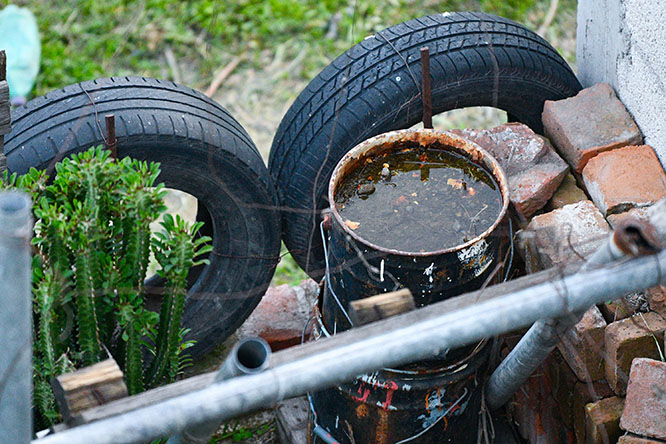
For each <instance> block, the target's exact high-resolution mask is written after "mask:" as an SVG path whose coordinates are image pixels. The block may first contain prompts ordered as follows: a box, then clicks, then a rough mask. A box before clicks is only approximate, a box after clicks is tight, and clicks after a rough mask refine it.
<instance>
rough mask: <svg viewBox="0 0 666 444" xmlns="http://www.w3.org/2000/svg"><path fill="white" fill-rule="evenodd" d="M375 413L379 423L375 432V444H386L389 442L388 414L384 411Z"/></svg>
mask: <svg viewBox="0 0 666 444" xmlns="http://www.w3.org/2000/svg"><path fill="white" fill-rule="evenodd" d="M377 413H378V414H379V423H378V424H377V430H376V431H375V443H376V444H386V443H387V442H389V425H390V418H389V412H388V411H386V410H377Z"/></svg>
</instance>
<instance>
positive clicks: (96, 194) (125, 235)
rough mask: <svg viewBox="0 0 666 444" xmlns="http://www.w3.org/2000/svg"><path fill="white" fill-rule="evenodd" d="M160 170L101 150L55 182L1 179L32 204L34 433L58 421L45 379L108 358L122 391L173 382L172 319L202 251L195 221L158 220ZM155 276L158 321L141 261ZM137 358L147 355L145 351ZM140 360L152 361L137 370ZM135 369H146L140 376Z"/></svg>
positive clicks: (177, 347) (176, 334)
mask: <svg viewBox="0 0 666 444" xmlns="http://www.w3.org/2000/svg"><path fill="white" fill-rule="evenodd" d="M159 173H160V170H159V165H157V164H155V163H151V164H148V163H146V162H140V161H137V160H132V159H130V158H124V159H122V160H118V161H114V160H113V159H111V158H110V154H109V152H107V151H105V150H103V149H102V148H101V147H98V148H91V149H90V150H88V151H86V152H83V153H81V154H77V155H75V156H73V157H72V158H69V159H64V160H63V161H62V162H60V163H58V164H57V165H56V167H55V176H54V178H53V180H52V182H50V183H49V178H48V177H47V175H46V174H45V173H43V172H40V171H37V170H34V169H33V170H30V172H29V173H27V174H26V175H24V176H20V177H17V176H16V175H11V176H9V175H8V174H6V173H5V174H4V178H3V180H0V188H20V189H22V190H25V191H27V192H29V193H31V195H32V197H33V201H34V207H33V210H34V215H35V221H36V222H35V237H34V239H33V246H34V252H35V255H34V260H33V305H34V312H35V323H34V325H35V332H34V337H35V347H34V356H33V362H34V387H35V389H34V404H35V411H36V413H37V415H36V418H35V419H36V421H37V424H38V425H49V424H52V423H53V422H54V421H56V420H58V413H57V410H56V406H55V401H54V397H53V393H52V392H51V388H50V385H49V380H50V379H51V378H52V377H54V376H56V375H59V374H62V373H64V372H67V371H70V370H72V369H74V368H78V367H81V366H86V365H90V364H93V363H95V362H99V361H100V360H101V359H103V358H105V357H106V356H107V355H108V354H111V355H113V357H114V358H115V359H116V361H118V362H119V364H120V365H121V366H122V367H123V370H124V373H125V379H126V383H127V386H128V390H129V392H130V393H131V394H134V393H138V392H140V391H142V390H144V389H145V388H146V387H154V386H156V385H159V384H163V383H168V382H171V381H173V380H174V379H175V378H176V377H177V375H178V374H179V372H180V371H181V370H182V367H183V365H185V364H186V363H187V357H186V356H185V354H184V353H183V352H184V350H185V349H186V348H187V347H188V346H189V345H191V343H190V342H188V341H185V340H184V335H185V333H186V332H185V331H184V330H183V329H182V326H181V316H182V312H183V306H184V303H185V295H186V286H187V273H188V271H189V269H190V268H191V267H192V266H194V265H199V264H202V263H205V262H206V260H205V259H198V257H200V256H201V255H203V254H205V253H208V252H210V251H211V247H210V245H208V243H209V241H210V238H208V237H204V236H198V235H197V232H198V231H199V229H200V228H201V223H195V224H192V225H190V224H188V223H186V222H185V221H183V220H182V219H181V218H180V217H179V216H177V217H175V218H174V217H172V216H170V215H165V216H164V219H163V221H162V222H161V226H162V232H158V233H152V232H151V227H150V225H151V223H152V222H154V221H156V220H158V218H159V217H160V216H161V215H162V214H163V213H164V211H165V209H166V208H165V206H164V204H163V198H164V196H165V194H166V191H165V190H164V187H163V185H161V184H156V181H157V178H158V176H159ZM151 253H152V254H153V255H154V257H155V259H156V261H157V264H158V271H157V273H158V274H159V275H160V276H161V277H162V278H164V280H165V282H166V284H165V295H164V297H163V300H162V307H161V311H160V313H159V314H158V313H154V312H151V311H149V310H148V309H146V307H145V288H144V281H145V279H146V274H147V271H148V267H149V261H150V255H151ZM146 351H147V353H146ZM145 356H152V362H149V363H144V357H145ZM144 369H147V370H146V371H144Z"/></svg>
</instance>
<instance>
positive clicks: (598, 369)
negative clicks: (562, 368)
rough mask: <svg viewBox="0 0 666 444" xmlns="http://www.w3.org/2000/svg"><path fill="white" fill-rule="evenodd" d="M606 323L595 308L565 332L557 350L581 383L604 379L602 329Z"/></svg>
mask: <svg viewBox="0 0 666 444" xmlns="http://www.w3.org/2000/svg"><path fill="white" fill-rule="evenodd" d="M605 328H606V321H605V320H604V317H603V316H602V315H601V312H600V311H599V309H598V308H597V307H596V306H593V307H592V308H590V309H589V310H588V311H586V312H585V314H584V315H583V318H582V319H581V320H580V321H579V322H578V323H577V324H576V325H575V326H574V327H573V328H570V329H569V330H567V331H566V332H565V333H564V335H563V336H562V338H561V339H562V340H561V341H560V343H559V344H557V348H558V349H559V350H560V352H561V353H562V356H564V359H565V360H566V361H567V363H568V364H569V366H570V367H571V369H572V370H573V371H574V373H575V374H576V376H577V377H578V379H580V380H581V381H596V380H599V379H603V377H604V363H603V360H604V329H605Z"/></svg>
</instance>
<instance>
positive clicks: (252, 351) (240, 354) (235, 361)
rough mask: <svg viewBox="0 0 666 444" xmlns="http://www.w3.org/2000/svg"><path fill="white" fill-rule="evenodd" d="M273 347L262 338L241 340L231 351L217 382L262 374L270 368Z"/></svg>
mask: <svg viewBox="0 0 666 444" xmlns="http://www.w3.org/2000/svg"><path fill="white" fill-rule="evenodd" d="M270 356H271V347H270V345H268V343H267V342H266V341H265V340H263V339H261V338H245V339H241V340H240V341H239V342H238V343H237V344H236V345H235V346H234V348H233V349H232V350H231V353H229V356H228V357H227V359H226V360H225V361H224V363H223V364H222V366H221V367H220V370H219V371H218V372H217V375H216V376H215V381H216V382H219V381H223V380H225V379H229V378H233V377H234V376H240V375H251V374H255V373H260V372H262V371H264V370H265V369H266V368H267V367H268V362H269V358H270Z"/></svg>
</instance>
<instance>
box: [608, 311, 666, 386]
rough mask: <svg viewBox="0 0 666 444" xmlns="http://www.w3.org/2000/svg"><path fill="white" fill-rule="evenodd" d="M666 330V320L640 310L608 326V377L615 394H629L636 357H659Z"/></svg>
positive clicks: (655, 314)
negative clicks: (631, 370)
mask: <svg viewBox="0 0 666 444" xmlns="http://www.w3.org/2000/svg"><path fill="white" fill-rule="evenodd" d="M646 324H647V325H646ZM664 330H666V319H664V318H663V317H661V316H660V315H658V314H657V313H653V312H649V313H639V314H637V315H635V316H632V317H630V318H627V319H622V320H620V321H617V322H613V323H612V324H610V325H608V327H606V344H605V346H606V380H608V383H609V384H610V386H611V387H612V388H613V391H614V392H615V393H617V394H618V395H624V394H625V393H626V389H627V382H628V379H629V370H630V369H631V361H633V359H634V358H639V357H646V358H653V359H659V356H660V355H659V347H661V343H662V342H663V340H664Z"/></svg>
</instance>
